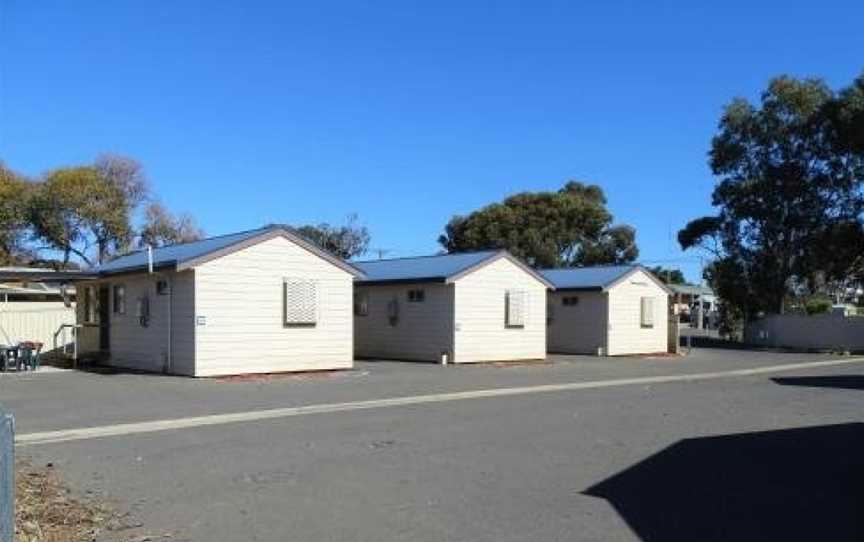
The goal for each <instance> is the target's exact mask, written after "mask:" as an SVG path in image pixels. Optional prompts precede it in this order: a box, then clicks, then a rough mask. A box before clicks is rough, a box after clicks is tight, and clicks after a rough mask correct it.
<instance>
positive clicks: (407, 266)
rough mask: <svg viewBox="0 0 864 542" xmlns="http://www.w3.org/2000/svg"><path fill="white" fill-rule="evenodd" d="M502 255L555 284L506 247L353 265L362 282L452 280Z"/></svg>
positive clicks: (545, 281)
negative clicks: (363, 276)
mask: <svg viewBox="0 0 864 542" xmlns="http://www.w3.org/2000/svg"><path fill="white" fill-rule="evenodd" d="M500 258H506V259H508V260H510V261H511V262H513V263H514V264H516V265H517V266H519V267H520V268H522V269H523V270H524V271H525V272H526V273H528V274H529V275H531V276H532V277H534V278H535V279H537V280H538V281H540V282H542V283H543V284H544V285H546V287H548V288H552V287H553V286H552V284H551V283H550V282H549V281H548V280H547V279H546V278H545V277H543V275H541V274H540V273H538V272H537V271H535V270H534V269H531V268H530V267H528V266H527V265H526V264H525V263H523V262H522V261H520V260H519V259H518V258H516V257H515V256H513V255H512V254H510V253H509V252H507V251H506V250H484V251H480V252H458V253H454V254H439V255H435V256H415V257H411V258H391V259H387V260H369V261H365V262H354V265H355V266H357V267H358V268H359V269H360V270H361V271H363V273H364V274H365V275H366V278H365V279H363V280H361V281H360V282H361V283H363V284H386V283H400V282H453V281H455V280H458V279H459V278H461V277H463V276H465V275H467V274H468V273H471V272H473V271H475V270H477V269H479V268H481V267H483V266H486V265H488V264H490V263H492V262H494V261H496V260H498V259H500Z"/></svg>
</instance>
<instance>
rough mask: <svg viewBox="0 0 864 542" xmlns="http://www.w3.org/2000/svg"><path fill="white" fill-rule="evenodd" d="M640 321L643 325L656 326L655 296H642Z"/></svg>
mask: <svg viewBox="0 0 864 542" xmlns="http://www.w3.org/2000/svg"><path fill="white" fill-rule="evenodd" d="M640 313H641V317H640V322H641V324H642V327H654V298H653V297H643V298H641V305H640Z"/></svg>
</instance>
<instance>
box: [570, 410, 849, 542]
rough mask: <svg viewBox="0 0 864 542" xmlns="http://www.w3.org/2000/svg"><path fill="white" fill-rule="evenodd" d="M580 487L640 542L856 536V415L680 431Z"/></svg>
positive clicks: (842, 539)
mask: <svg viewBox="0 0 864 542" xmlns="http://www.w3.org/2000/svg"><path fill="white" fill-rule="evenodd" d="M585 494H586V495H590V496H593V497H600V498H603V499H606V500H608V501H609V503H610V504H611V505H612V506H613V507H614V508H615V510H616V511H617V512H618V513H619V514H620V515H621V516H622V518H623V519H624V520H625V521H626V522H627V524H628V525H629V526H630V527H631V528H632V529H633V531H634V532H635V533H636V534H637V535H638V536H639V537H640V538H641V539H642V540H643V541H646V542H649V541H650V542H653V541H669V540H673V541H677V540H681V541H687V542H695V541H699V542H705V541H720V540H723V541H732V540H734V541H738V542H740V541H749V540H754V541H755V540H758V541H760V542H764V541H766V540H783V541H792V540H807V541H813V540H831V541H832V542H852V541H855V542H860V541H862V540H864V423H848V424H840V425H826V426H817V427H808V428H801V429H785V430H779V431H763V432H757V433H741V434H734V435H726V436H717V437H705V438H694V439H685V440H682V441H679V442H677V443H676V444H673V445H672V446H670V447H668V448H666V449H664V450H662V451H660V452H658V453H657V454H655V455H653V456H651V457H649V458H647V459H645V460H644V461H641V462H639V463H637V464H635V465H633V466H632V467H630V468H628V469H626V470H624V471H622V472H620V473H618V474H616V475H614V476H612V477H610V478H607V479H606V480H604V481H602V482H600V483H599V484H596V485H594V486H592V487H591V488H589V489H588V490H586V491H585Z"/></svg>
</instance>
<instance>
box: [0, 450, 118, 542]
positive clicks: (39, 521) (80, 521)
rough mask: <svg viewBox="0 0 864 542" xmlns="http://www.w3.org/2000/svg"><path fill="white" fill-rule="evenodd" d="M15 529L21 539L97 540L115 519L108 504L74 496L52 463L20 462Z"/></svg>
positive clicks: (21, 541) (27, 541)
mask: <svg viewBox="0 0 864 542" xmlns="http://www.w3.org/2000/svg"><path fill="white" fill-rule="evenodd" d="M16 467H17V469H16V470H17V472H16V476H15V531H16V540H17V541H18V542H37V541H38V542H83V541H88V542H89V541H93V540H95V539H96V536H97V535H98V534H99V532H101V530H102V528H103V526H104V525H105V524H106V522H107V521H108V520H109V519H110V518H111V511H110V510H109V509H108V508H107V507H105V506H104V505H100V504H97V503H92V502H85V501H82V500H79V499H76V498H74V497H73V496H72V495H71V493H70V491H69V489H68V488H67V487H66V486H64V485H63V482H62V480H61V479H60V476H59V475H58V474H57V473H56V472H55V471H54V469H53V468H52V467H51V466H50V465H49V466H47V467H41V468H36V467H33V466H32V465H31V464H30V463H29V462H27V461H18V463H17V465H16Z"/></svg>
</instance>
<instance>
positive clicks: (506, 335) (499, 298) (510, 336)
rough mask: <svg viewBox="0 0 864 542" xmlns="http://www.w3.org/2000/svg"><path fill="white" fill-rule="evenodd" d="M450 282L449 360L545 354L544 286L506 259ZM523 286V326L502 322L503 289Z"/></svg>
mask: <svg viewBox="0 0 864 542" xmlns="http://www.w3.org/2000/svg"><path fill="white" fill-rule="evenodd" d="M454 286H455V302H456V303H455V306H456V313H455V326H454V327H455V334H454V335H455V352H454V357H453V361H455V362H456V363H469V362H478V361H504V360H519V359H543V358H545V357H546V285H545V284H543V283H542V282H540V281H539V280H537V279H536V278H534V277H533V276H532V275H531V274H529V273H527V272H526V271H525V270H524V269H522V268H521V267H519V266H518V265H516V264H514V263H513V262H511V261H510V260H508V259H506V258H500V259H498V260H495V261H493V262H492V263H490V264H488V265H485V266H483V267H481V268H479V269H477V270H476V271H474V272H472V273H469V274H468V275H465V276H464V277H462V278H460V279H458V280H456V281H455V283H454ZM508 290H519V291H524V292H525V294H526V302H527V317H526V319H525V325H524V327H507V326H506V325H505V323H506V319H505V313H506V302H505V300H506V292H507V291H508Z"/></svg>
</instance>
